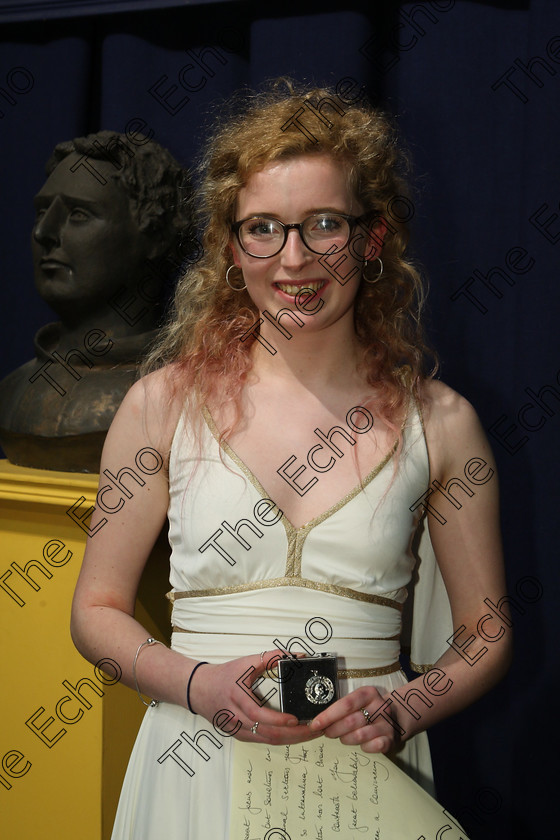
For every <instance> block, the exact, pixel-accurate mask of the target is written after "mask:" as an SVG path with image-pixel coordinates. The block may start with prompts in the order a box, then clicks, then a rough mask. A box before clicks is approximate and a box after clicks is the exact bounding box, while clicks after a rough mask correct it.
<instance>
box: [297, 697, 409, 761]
mask: <svg viewBox="0 0 560 840" xmlns="http://www.w3.org/2000/svg"><path fill="white" fill-rule="evenodd" d="M388 695H389V692H388V691H384V694H383V695H382V694H381V693H380V692H379V690H378V689H377V688H374V686H372V685H364V686H361V687H360V688H357V689H356V690H355V691H352V692H351V693H350V694H347V695H346V697H341V698H340V700H337V701H336V703H333V704H332V706H329V707H328V709H325V711H324V712H321V714H319V715H317V717H315V718H313V720H312V721H311V723H310V724H309V729H310V730H311V732H318V731H319V732H321V731H322V732H323V733H324V735H325V736H326V737H327V738H340V741H341V743H343V744H348V745H351V746H353V745H355V744H359V745H360V746H361V748H362V750H363V751H364V752H367V753H391V752H393V751H394V750H396V749H397V747H398V746H399V744H400V741H401V737H400V736H401V730H402V727H401V726H400V724H399V723H398V721H397V720H396V719H395V718H394V712H393V714H392V715H390V714H389V711H388V709H387V707H385V708H383V706H384V704H385V701H386V698H387V696H388ZM362 709H365V710H366V712H367V713H368V715H367V716H366V715H364V713H363V712H362ZM379 712H381V713H380V714H378V713H379ZM376 715H377V716H376ZM389 716H390V717H391V718H393V719H394V725H393V724H391V723H390V722H389V720H388V719H387V718H388V717H389ZM402 734H404V730H402Z"/></svg>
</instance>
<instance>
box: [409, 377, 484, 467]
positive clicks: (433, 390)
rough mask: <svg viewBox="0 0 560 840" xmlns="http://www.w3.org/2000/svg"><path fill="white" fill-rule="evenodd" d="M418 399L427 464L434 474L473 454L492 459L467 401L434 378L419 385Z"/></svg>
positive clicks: (470, 405) (473, 412) (473, 411)
mask: <svg viewBox="0 0 560 840" xmlns="http://www.w3.org/2000/svg"><path fill="white" fill-rule="evenodd" d="M421 398H422V413H423V418H424V428H425V432H426V442H427V444H428V450H429V452H430V462H431V464H432V467H435V468H436V471H437V472H439V471H443V472H447V471H448V470H449V469H450V468H451V465H452V464H453V465H456V464H457V463H458V462H461V461H464V460H465V459H468V458H469V457H471V456H472V453H473V452H475V454H477V455H478V454H479V455H480V456H488V457H490V458H492V454H491V450H490V446H489V444H488V441H487V439H486V435H485V433H484V430H483V428H482V425H481V423H480V420H479V418H478V415H477V413H476V411H475V409H474V407H473V406H472V404H471V403H470V402H469V400H467V399H466V398H465V397H463V396H462V395H461V394H459V393H458V392H457V391H455V390H454V389H453V388H450V387H449V385H446V384H445V383H444V382H441V380H437V379H432V380H430V381H428V382H424V383H423V384H422V389H421Z"/></svg>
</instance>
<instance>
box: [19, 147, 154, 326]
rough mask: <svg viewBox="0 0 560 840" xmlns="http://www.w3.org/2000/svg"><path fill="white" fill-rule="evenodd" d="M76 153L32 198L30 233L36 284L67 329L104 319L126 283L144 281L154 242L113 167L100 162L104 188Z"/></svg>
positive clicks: (98, 169) (98, 170)
mask: <svg viewBox="0 0 560 840" xmlns="http://www.w3.org/2000/svg"><path fill="white" fill-rule="evenodd" d="M81 157H82V156H81V155H79V154H77V153H76V152H73V153H72V154H69V155H68V156H67V157H65V158H64V159H63V160H62V161H61V162H60V163H59V164H58V166H57V167H56V169H55V170H54V171H53V172H52V174H51V175H50V176H49V178H48V179H47V181H46V182H45V184H44V185H43V187H42V189H41V190H40V191H39V192H38V193H37V195H36V196H35V199H34V205H35V212H36V220H35V225H34V227H33V232H32V238H31V239H32V253H33V266H34V274H35V285H36V288H37V290H38V292H39V294H40V295H41V297H42V298H43V299H44V300H45V301H46V302H47V303H48V304H49V305H50V306H51V307H52V308H53V309H54V310H55V312H57V313H58V315H59V316H60V318H61V319H62V321H63V322H65V323H67V325H69V326H70V325H76V324H79V323H80V322H82V321H84V320H91V317H92V316H93V315H95V314H101V313H103V316H104V317H105V318H106V317H107V315H108V311H107V310H109V312H110V311H111V310H110V307H109V306H108V303H107V302H108V300H109V299H110V298H111V296H112V295H113V294H114V293H115V292H116V290H117V289H118V288H119V287H120V286H121V285H122V284H123V283H124V284H126V285H133V283H134V282H138V279H139V272H140V271H141V270H142V264H143V263H144V261H145V260H146V259H147V258H148V257H150V256H151V255H152V252H153V250H154V243H153V242H151V241H150V239H149V238H148V236H147V235H146V234H145V233H143V232H141V231H140V229H139V226H138V222H137V220H136V219H135V217H134V215H133V213H132V208H131V199H130V198H129V196H128V194H127V192H126V191H125V189H124V186H123V185H122V183H121V181H120V180H119V179H118V177H117V178H115V172H116V169H115V166H114V165H113V164H112V163H111V162H110V161H102V160H96V161H95V169H96V170H97V172H98V173H100V175H102V177H103V178H104V179H105V181H106V183H105V184H103V183H100V181H99V180H97V179H96V177H95V176H94V174H93V173H92V172H91V171H88V169H87V168H86V167H85V166H78V167H77V168H76V169H75V171H72V166H74V165H75V164H76V163H77V162H78V161H79V160H80V158H81Z"/></svg>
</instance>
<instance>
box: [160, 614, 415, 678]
mask: <svg viewBox="0 0 560 840" xmlns="http://www.w3.org/2000/svg"><path fill="white" fill-rule="evenodd" d="M171 631H172V632H173V633H193V634H195V635H198V632H197V631H196V630H186V629H185V628H184V627H176V626H175V625H173V627H172V628H171ZM208 632H209V631H207V630H206V631H202V633H205V634H206V633H208ZM219 635H222V636H241V635H245V634H244V633H220V634H219ZM398 638H399V637H398V635H397V636H386V637H384V638H379V637H373V636H372V637H371V638H367V639H362V638H361V637H360V641H371V642H394V641H396V640H397V639H398ZM400 670H401V663H400V662H393V663H392V664H391V665H382V666H380V667H379V668H340V669H339V670H338V671H337V675H338V679H339V680H350V679H363V678H365V677H382V676H384V675H385V674H394V673H395V671H400Z"/></svg>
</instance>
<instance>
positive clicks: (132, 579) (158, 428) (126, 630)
mask: <svg viewBox="0 0 560 840" xmlns="http://www.w3.org/2000/svg"><path fill="white" fill-rule="evenodd" d="M179 412H180V408H179V407H178V406H177V405H176V404H172V405H171V407H170V406H169V405H168V401H167V399H166V386H165V372H164V371H159V372H157V373H155V374H152V375H151V376H148V377H146V378H145V379H143V380H140V382H138V383H136V384H135V385H134V386H133V387H132V388H131V389H130V391H129V392H128V394H127V395H126V397H125V399H124V400H123V403H122V405H121V407H120V408H119V410H118V412H117V414H116V415H115V419H114V421H113V424H112V426H111V428H110V430H109V433H108V435H107V439H106V442H105V447H104V449H103V456H102V459H101V477H100V486H101V487H103V486H104V485H105V484H108V483H109V481H108V478H109V476H108V475H107V473H111V474H112V475H113V476H117V475H118V473H119V471H122V472H121V475H120V476H119V480H120V483H121V485H124V486H125V487H126V488H127V489H128V491H129V493H130V494H132V497H131V498H128V497H127V498H125V499H124V504H122V506H120V509H119V510H116V511H115V512H114V513H111V514H104V513H103V512H102V511H100V510H99V509H96V511H95V513H94V514H93V516H92V522H91V528H92V530H93V531H95V526H96V525H97V524H98V523H99V522H100V521H101V520H102V518H103V517H105V518H106V519H107V522H106V523H105V524H104V525H103V527H101V528H100V529H99V530H98V531H97V533H94V534H93V536H90V537H89V538H88V544H87V548H86V552H85V555H84V560H83V565H82V569H81V572H80V577H79V579H78V583H77V586H76V592H75V594H74V601H73V605H72V618H71V633H72V638H73V640H74V644H75V645H76V647H77V648H78V650H79V651H80V653H81V654H82V655H83V656H85V658H86V659H89V660H90V662H98V661H99V660H100V659H104V658H109V659H112V660H114V661H115V662H117V663H118V665H119V666H120V668H121V670H122V682H123V683H125V685H128V686H130V687H131V688H135V683H134V675H133V669H132V664H133V661H134V657H135V654H136V651H137V650H138V647H139V645H141V644H142V642H145V641H146V639H147V638H148V636H149V634H148V632H147V630H146V629H145V628H144V627H142V625H141V624H139V622H137V621H136V620H135V619H134V605H135V600H136V592H137V589H138V584H139V581H140V577H141V574H142V571H143V569H144V566H145V564H146V561H147V559H148V557H149V555H150V552H151V549H152V547H153V544H154V542H155V540H156V539H157V537H158V535H159V533H160V530H161V527H162V525H163V523H164V521H165V518H166V514H167V508H168V504H169V490H168V486H169V485H168V475H167V470H166V469H161V470H159V471H158V472H157V473H154V474H153V475H142V479H143V480H144V481H145V484H144V485H139V484H138V483H137V482H136V480H135V479H134V477H133V476H131V475H130V474H127V473H126V468H130V469H133V470H135V471H136V472H137V473H139V471H138V470H137V469H135V463H136V456H137V454H138V453H139V452H140V451H141V450H142V449H145V448H146V447H150V448H152V449H155V450H156V451H157V452H158V453H159V454H160V455H161V457H162V458H163V459H164V462H165V461H167V458H168V453H169V449H170V444H171V440H172V437H173V433H174V430H175V427H176V424H177V421H178V417H179ZM154 463H155V459H154ZM123 468H125V469H124V470H123ZM119 495H120V494H119V493H118V492H113V493H112V492H110V491H107V493H106V494H104V495H103V497H102V499H103V501H104V504H105V505H106V506H112V507H117V506H118V499H119ZM162 596H163V593H162ZM278 653H281V651H268V652H267V653H266V656H263V657H261V655H260V654H259V653H255V654H254V655H251V656H245V657H241V658H239V659H234V660H230V661H228V662H225V663H223V664H221V665H209V664H206V665H204V666H203V667H201V668H200V669H199V670H198V671H197V672H196V674H195V675H194V677H193V680H192V686H191V692H190V699H191V708H194V709H195V711H196V712H197V713H199V714H201V715H203V716H204V717H205V718H206V719H207V720H209V721H214V720H215V719H216V720H219V721H221V723H218V724H217V725H218V727H219V726H227V730H224V731H225V732H226V733H227V734H228V735H232V734H234V735H235V737H236V738H238V739H241V740H251V741H253V742H260V743H269V744H290V743H300V742H302V741H307V740H310V739H311V738H314V737H317V736H316V734H315V733H312V732H310V731H309V729H308V727H307V726H306V725H305V724H298V721H297V719H296V718H295V716H293V715H288V714H285V713H282V712H278V711H274V710H272V709H267V708H265V707H262V706H260V705H259V704H258V703H257V702H256V700H253V699H252V697H251V694H250V692H249V691H248V690H247V689H244V688H243V687H242V686H241V685H240V684H239V682H238V681H240V679H241V678H242V677H243V676H244V675H245V676H246V675H247V674H250V676H251V679H252V680H256V679H258V678H259V677H260V676H261V675H262V674H263V672H264V671H265V669H266V663H267V662H268V661H269V660H270V659H271V657H272V656H273V655H274V654H278ZM196 665H197V661H196V660H194V659H190V658H188V657H185V656H183V655H182V654H180V653H177V652H176V651H172V650H170V649H168V648H167V647H164V646H162V645H150V646H147V647H145V648H143V649H142V651H141V654H140V656H139V657H138V661H137V666H136V674H137V678H138V684H139V686H140V688H141V690H142V692H143V693H144V694H146V695H148V696H149V697H153V698H156V699H158V700H162V701H165V702H169V703H175V704H177V705H179V706H183V707H184V708H187V700H186V687H187V682H188V680H189V677H190V675H191V673H192V671H193V669H194V667H195V666H196ZM249 669H252V670H249ZM246 685H247V683H246ZM224 711H225V712H229V713H230V715H231V717H229V718H228V716H227V715H226V716H225V717H224V714H223V713H224ZM216 715H218V717H217V718H216ZM226 718H227V720H226ZM224 720H225V722H224ZM257 720H258V721H259V728H258V732H257V733H252V732H251V726H252V725H253V724H254V723H255V721H257Z"/></svg>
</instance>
